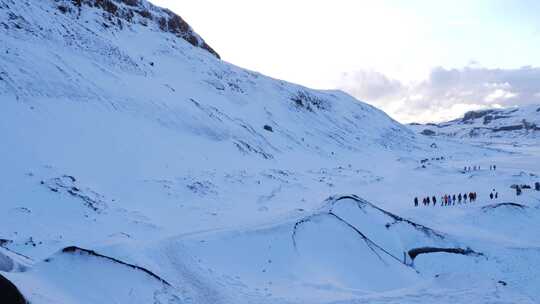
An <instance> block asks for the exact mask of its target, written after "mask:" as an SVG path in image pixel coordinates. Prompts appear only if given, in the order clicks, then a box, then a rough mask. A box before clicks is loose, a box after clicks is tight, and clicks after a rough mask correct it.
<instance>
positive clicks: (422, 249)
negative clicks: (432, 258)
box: [408, 247, 483, 260]
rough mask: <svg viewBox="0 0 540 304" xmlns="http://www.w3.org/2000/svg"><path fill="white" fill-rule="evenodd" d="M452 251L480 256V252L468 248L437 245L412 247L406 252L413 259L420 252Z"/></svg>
mask: <svg viewBox="0 0 540 304" xmlns="http://www.w3.org/2000/svg"><path fill="white" fill-rule="evenodd" d="M439 252H444V253H453V254H461V255H469V256H482V255H483V254H482V253H479V252H476V251H474V250H472V249H470V248H465V249H463V248H438V247H420V248H414V249H411V250H409V252H408V254H409V256H410V257H411V259H412V260H414V259H415V258H416V257H417V256H418V255H420V254H426V253H439Z"/></svg>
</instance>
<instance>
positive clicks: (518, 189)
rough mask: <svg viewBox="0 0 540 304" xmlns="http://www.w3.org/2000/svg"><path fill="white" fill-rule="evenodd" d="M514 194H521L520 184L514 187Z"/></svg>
mask: <svg viewBox="0 0 540 304" xmlns="http://www.w3.org/2000/svg"><path fill="white" fill-rule="evenodd" d="M516 195H517V196H520V195H521V187H520V186H517V187H516Z"/></svg>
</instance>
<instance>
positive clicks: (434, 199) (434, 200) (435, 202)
mask: <svg viewBox="0 0 540 304" xmlns="http://www.w3.org/2000/svg"><path fill="white" fill-rule="evenodd" d="M431 200H432V201H433V206H435V205H436V204H437V198H435V195H434V196H433V197H432V198H431Z"/></svg>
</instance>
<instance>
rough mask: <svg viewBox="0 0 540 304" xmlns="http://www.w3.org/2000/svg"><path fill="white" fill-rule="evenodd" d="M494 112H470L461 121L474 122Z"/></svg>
mask: <svg viewBox="0 0 540 304" xmlns="http://www.w3.org/2000/svg"><path fill="white" fill-rule="evenodd" d="M493 112H494V110H483V111H469V112H467V113H465V115H464V116H463V119H462V120H461V121H462V122H467V121H470V120H474V119H477V118H482V117H484V116H486V115H488V114H490V113H493Z"/></svg>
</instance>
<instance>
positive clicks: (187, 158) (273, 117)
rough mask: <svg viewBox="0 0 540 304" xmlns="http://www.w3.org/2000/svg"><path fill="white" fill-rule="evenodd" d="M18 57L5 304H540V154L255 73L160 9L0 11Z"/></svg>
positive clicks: (6, 179)
mask: <svg viewBox="0 0 540 304" xmlns="http://www.w3.org/2000/svg"><path fill="white" fill-rule="evenodd" d="M209 9H211V8H209ZM0 41H1V43H0V296H3V295H6V296H5V298H0V303H2V304H3V303H4V302H5V301H7V300H5V299H6V297H8V296H9V301H10V303H24V301H26V300H28V301H29V302H30V303H32V304H49V303H51V304H52V303H55V304H56V303H76V304H83V303H84V304H95V303H130V304H131V303H141V304H147V303H154V304H181V303H182V304H183V303H197V304H200V303H203V304H210V303H211V304H215V303H223V304H228V303H257V304H260V303H272V304H275V303H283V304H285V303H366V302H369V303H372V302H373V303H412V302H418V303H433V302H438V303H452V304H454V303H456V302H471V303H477V302H482V301H484V302H486V303H494V302H500V303H517V302H519V303H535V301H534V300H533V299H537V298H538V297H539V296H540V291H538V288H537V286H539V284H540V278H537V276H534V273H536V272H537V270H538V269H537V268H532V270H531V267H530V265H540V251H538V248H540V243H539V236H538V233H537V231H538V229H535V228H537V227H534V225H535V224H534V223H538V222H539V219H540V212H539V210H540V205H539V204H538V202H540V197H538V195H536V192H532V190H530V191H529V190H524V193H523V195H522V196H520V197H519V198H518V199H515V198H514V196H513V191H514V190H513V189H512V188H510V185H513V184H519V185H523V184H527V185H533V184H534V182H535V181H536V180H537V177H538V176H540V168H539V167H540V165H536V164H540V162H535V161H531V159H533V160H534V159H535V158H534V157H536V155H537V154H535V151H528V153H529V154H527V156H528V157H530V158H526V159H523V160H521V159H520V161H515V159H513V158H511V157H514V155H516V154H513V153H506V152H504V153H503V152H500V151H497V150H495V149H485V148H483V147H473V146H468V145H467V144H463V143H461V142H455V141H453V140H444V139H440V138H432V137H425V136H418V135H417V134H415V133H414V132H413V131H411V130H410V129H409V128H408V127H406V126H403V125H401V124H399V123H397V122H396V121H394V120H393V119H391V118H390V117H389V116H388V115H386V114H385V113H384V112H382V111H380V110H378V109H376V108H374V107H372V106H369V105H367V104H365V103H363V102H360V101H358V100H356V99H354V98H353V97H351V96H349V95H347V94H345V93H343V92H340V91H320V90H313V89H309V88H306V87H303V86H300V85H296V84H292V83H288V82H285V81H281V80H277V79H272V78H270V77H267V76H264V75H261V74H259V73H256V72H252V71H248V70H245V69H242V68H239V67H236V66H234V65H232V64H230V63H227V62H224V61H222V60H221V59H220V58H219V55H218V53H217V52H216V51H215V50H214V49H213V48H212V47H210V46H209V45H208V44H207V43H206V42H204V40H203V38H201V37H200V36H199V35H198V34H197V33H196V32H194V31H193V29H192V28H191V27H190V26H189V25H188V24H187V23H186V22H185V21H184V20H183V19H182V18H181V17H180V16H177V15H176V14H174V13H172V12H171V11H168V10H166V9H162V8H159V7H156V6H153V5H152V4H150V3H148V2H147V1H144V0H140V1H139V0H72V1H68V0H0ZM531 115H532V114H531ZM474 121H476V120H474ZM495 121H498V120H497V119H495V118H494V120H493V122H492V123H494V122H495ZM527 121H529V120H527ZM531 122H534V121H533V120H531ZM533 150H534V149H533ZM533 152H534V153H533ZM471 162H478V163H480V162H482V166H487V164H488V163H489V164H491V163H494V162H498V163H502V164H506V166H504V165H500V166H499V167H500V169H499V171H497V172H496V173H495V172H480V171H479V172H474V173H470V174H468V173H463V172H462V171H461V168H463V166H464V165H466V164H471ZM523 163H525V164H527V168H523V165H522V164H523ZM496 174H501V175H496ZM494 188H497V190H498V191H499V194H500V197H501V200H502V199H504V200H505V201H504V202H511V203H512V204H497V202H486V201H483V200H482V199H483V198H485V197H487V195H486V193H485V191H491V190H492V189H494ZM458 191H459V192H462V191H478V192H479V196H480V197H481V199H480V201H481V202H479V203H478V204H477V205H473V204H468V205H463V206H452V207H444V208H446V209H443V207H442V206H432V207H423V208H422V209H421V208H414V207H412V206H413V205H412V200H413V198H414V197H415V196H420V195H423V196H425V195H434V196H435V195H437V196H438V197H439V196H440V195H444V194H445V193H457V192H458ZM488 203H490V204H488ZM500 203H502V201H501V202H500ZM527 226H529V227H527ZM492 231H495V232H496V233H495V234H494V233H491V232H492ZM524 260H525V261H530V263H528V262H523V261H524ZM505 286H508V287H505ZM25 299H26V300H25Z"/></svg>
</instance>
